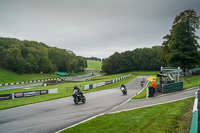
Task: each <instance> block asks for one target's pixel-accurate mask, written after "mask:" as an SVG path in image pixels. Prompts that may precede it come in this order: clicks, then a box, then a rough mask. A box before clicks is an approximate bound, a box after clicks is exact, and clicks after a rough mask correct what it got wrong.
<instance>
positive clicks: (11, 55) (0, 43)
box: [0, 37, 87, 73]
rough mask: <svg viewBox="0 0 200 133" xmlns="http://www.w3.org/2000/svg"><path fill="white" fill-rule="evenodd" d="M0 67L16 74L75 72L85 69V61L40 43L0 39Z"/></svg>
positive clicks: (71, 53)
mask: <svg viewBox="0 0 200 133" xmlns="http://www.w3.org/2000/svg"><path fill="white" fill-rule="evenodd" d="M0 67H1V68H4V69H7V70H12V71H14V72H17V73H39V72H41V71H42V72H45V73H52V72H55V71H61V72H77V71H82V70H84V69H85V68H86V67H87V61H86V59H85V58H84V57H81V56H76V55H75V54H74V53H73V52H72V51H69V50H65V49H59V48H56V47H49V46H48V45H46V44H44V43H42V42H36V41H27V40H24V41H20V40H18V39H15V38H3V37H0Z"/></svg>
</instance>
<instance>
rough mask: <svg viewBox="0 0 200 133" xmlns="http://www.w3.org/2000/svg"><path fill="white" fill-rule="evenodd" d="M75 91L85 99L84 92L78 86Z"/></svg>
mask: <svg viewBox="0 0 200 133" xmlns="http://www.w3.org/2000/svg"><path fill="white" fill-rule="evenodd" d="M73 90H77V92H78V94H81V97H83V92H82V91H81V90H80V88H78V87H77V86H76V85H75V86H74V89H73Z"/></svg>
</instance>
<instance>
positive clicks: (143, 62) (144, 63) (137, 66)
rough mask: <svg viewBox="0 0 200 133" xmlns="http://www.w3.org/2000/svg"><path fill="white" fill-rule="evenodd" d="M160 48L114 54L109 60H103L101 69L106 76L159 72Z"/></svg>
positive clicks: (160, 64)
mask: <svg viewBox="0 0 200 133" xmlns="http://www.w3.org/2000/svg"><path fill="white" fill-rule="evenodd" d="M161 51H162V47H161V46H154V47H152V48H137V49H135V50H133V51H126V52H122V53H118V52H115V53H114V54H113V55H111V56H110V57H109V58H106V59H104V60H103V63H102V69H103V71H104V72H106V73H107V74H114V73H121V72H130V71H159V70H160V66H164V64H163V63H161V62H160V61H159V60H160V55H161Z"/></svg>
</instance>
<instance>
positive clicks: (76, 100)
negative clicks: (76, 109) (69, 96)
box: [74, 96, 78, 104]
mask: <svg viewBox="0 0 200 133" xmlns="http://www.w3.org/2000/svg"><path fill="white" fill-rule="evenodd" d="M74 103H75V104H78V97H77V96H75V97H74Z"/></svg>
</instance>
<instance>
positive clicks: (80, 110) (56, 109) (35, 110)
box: [0, 76, 147, 133]
mask: <svg viewBox="0 0 200 133" xmlns="http://www.w3.org/2000/svg"><path fill="white" fill-rule="evenodd" d="M143 78H147V77H145V76H139V77H137V78H136V79H134V80H132V81H131V82H129V83H128V84H126V86H127V90H128V95H127V96H123V95H122V93H121V91H120V90H119V88H115V89H109V90H103V91H98V92H92V93H87V94H85V96H86V99H87V101H86V103H85V104H79V105H75V104H74V102H73V98H72V97H67V98H62V99H57V100H51V101H46V102H41V103H36V104H30V105H26V106H21V107H16V108H12V109H6V110H1V111H0V118H1V119H0V133H27V132H29V133H38V132H42V133H53V132H56V131H59V130H61V129H63V128H66V127H69V126H71V125H73V124H75V123H78V122H80V121H83V120H85V119H87V118H90V117H92V116H95V115H98V114H100V113H105V112H106V111H108V110H111V109H112V108H114V107H115V106H117V105H119V104H121V103H123V102H125V101H127V100H128V99H129V98H131V97H132V96H134V95H135V94H136V92H139V91H140V90H141V89H142V87H141V86H140V81H142V79H143ZM38 98H39V96H38Z"/></svg>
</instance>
